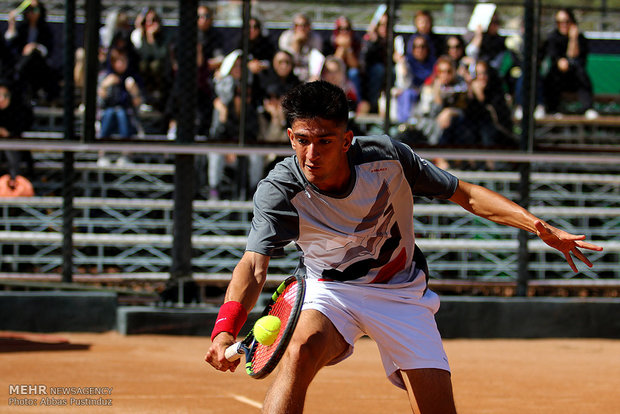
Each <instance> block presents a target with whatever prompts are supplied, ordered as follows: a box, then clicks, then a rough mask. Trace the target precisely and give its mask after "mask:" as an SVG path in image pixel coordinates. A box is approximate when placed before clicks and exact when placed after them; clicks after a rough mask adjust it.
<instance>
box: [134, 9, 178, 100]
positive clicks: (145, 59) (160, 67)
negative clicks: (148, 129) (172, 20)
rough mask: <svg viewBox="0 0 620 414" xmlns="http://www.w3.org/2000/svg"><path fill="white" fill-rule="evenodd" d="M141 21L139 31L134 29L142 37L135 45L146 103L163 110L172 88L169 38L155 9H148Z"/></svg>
mask: <svg viewBox="0 0 620 414" xmlns="http://www.w3.org/2000/svg"><path fill="white" fill-rule="evenodd" d="M140 21H141V25H140V27H139V32H138V31H134V33H139V34H140V37H139V40H138V41H135V40H134V42H135V43H134V46H135V47H136V49H137V50H138V54H139V55H140V77H141V78H142V80H143V82H144V85H143V88H144V95H145V101H146V102H145V103H146V104H147V105H150V106H152V107H154V108H155V109H157V110H160V111H163V109H164V105H165V102H166V99H167V94H168V90H169V89H170V79H169V75H170V69H169V66H168V65H169V63H170V62H169V45H168V39H166V36H165V33H164V32H163V28H162V25H161V18H160V17H159V15H158V14H157V12H156V11H155V10H153V9H148V10H147V11H146V14H145V15H144V18H142V19H140ZM133 37H134V36H133V35H132V38H133Z"/></svg>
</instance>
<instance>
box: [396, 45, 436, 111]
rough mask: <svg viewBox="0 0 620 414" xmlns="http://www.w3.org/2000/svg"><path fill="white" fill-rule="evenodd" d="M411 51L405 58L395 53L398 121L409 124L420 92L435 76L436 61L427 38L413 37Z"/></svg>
mask: <svg viewBox="0 0 620 414" xmlns="http://www.w3.org/2000/svg"><path fill="white" fill-rule="evenodd" d="M412 38H413V41H412V42H411V48H412V49H411V51H409V52H408V53H406V54H405V55H404V56H403V55H400V54H399V53H398V52H395V53H394V60H395V61H396V77H397V81H396V85H397V92H396V102H397V120H398V121H399V122H401V123H402V122H407V120H408V119H409V118H410V117H411V113H412V111H413V109H414V107H415V105H416V103H417V102H418V100H419V99H420V90H421V88H422V85H423V84H424V82H425V81H426V80H427V79H428V78H429V77H430V76H431V75H432V74H433V68H434V64H435V59H434V58H433V57H432V56H431V54H430V49H429V44H428V40H427V39H426V37H424V36H422V35H418V34H414V35H413V36H412Z"/></svg>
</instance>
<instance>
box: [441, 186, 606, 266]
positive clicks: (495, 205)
mask: <svg viewBox="0 0 620 414" xmlns="http://www.w3.org/2000/svg"><path fill="white" fill-rule="evenodd" d="M450 201H452V202H454V203H456V204H458V205H460V206H461V207H463V208H464V209H465V210H467V211H469V212H471V213H473V214H475V215H477V216H480V217H484V218H486V219H489V220H491V221H493V222H495V223H498V224H504V225H507V226H512V227H516V228H518V229H523V230H526V231H529V232H530V233H534V234H536V235H537V236H538V237H540V239H541V240H542V241H544V242H545V243H546V244H548V245H549V246H551V247H553V248H554V249H557V250H559V251H560V252H562V254H564V257H565V258H566V261H567V262H568V264H569V265H570V267H571V269H573V271H574V272H577V271H578V270H577V266H575V263H574V261H573V258H572V256H571V255H570V253H573V254H574V255H575V257H577V258H578V259H579V260H581V261H582V262H584V263H585V264H586V265H587V266H589V267H592V263H591V262H590V260H588V258H587V257H585V255H584V254H583V253H582V252H581V251H580V250H579V249H588V250H594V251H601V250H603V248H602V247H600V246H597V245H595V244H592V243H588V242H586V241H584V240H585V238H586V236H585V235H575V234H570V233H568V232H566V231H564V230H560V229H558V228H556V227H553V226H552V225H550V224H549V223H546V222H545V221H543V220H541V219H539V218H538V217H536V216H534V215H533V214H532V213H530V212H529V211H527V210H526V209H524V208H523V207H521V206H519V205H518V204H517V203H515V202H513V201H510V200H508V199H507V198H506V197H504V196H502V195H500V194H498V193H496V192H494V191H491V190H489V189H487V188H484V187H481V186H479V185H475V184H471V183H468V182H466V181H459V185H458V187H457V189H456V191H455V193H454V195H453V196H452V197H451V198H450Z"/></svg>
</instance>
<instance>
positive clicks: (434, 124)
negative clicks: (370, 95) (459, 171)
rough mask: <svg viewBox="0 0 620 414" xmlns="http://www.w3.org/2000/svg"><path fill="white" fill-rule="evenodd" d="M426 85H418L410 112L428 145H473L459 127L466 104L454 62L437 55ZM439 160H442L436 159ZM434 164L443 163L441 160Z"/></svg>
mask: <svg viewBox="0 0 620 414" xmlns="http://www.w3.org/2000/svg"><path fill="white" fill-rule="evenodd" d="M435 66H436V68H435V74H436V76H435V77H434V78H433V81H432V82H431V83H430V84H427V85H424V86H423V87H422V92H421V96H420V103H419V104H418V105H417V106H416V108H415V111H414V115H415V116H416V118H417V128H418V129H419V130H420V131H421V132H422V133H423V134H424V136H426V138H427V140H428V143H429V144H431V145H437V144H439V145H473V144H474V142H475V136H474V135H473V134H472V132H471V131H467V130H464V129H463V128H462V126H463V124H464V121H465V109H466V107H467V83H466V82H465V80H463V79H462V78H460V77H459V76H457V74H456V67H455V65H454V62H453V61H452V59H450V57H448V56H445V55H444V56H440V57H439V58H438V59H437V63H436V64H435ZM439 161H443V162H439ZM438 165H439V166H441V165H443V166H444V167H445V166H447V163H446V162H445V161H444V160H438Z"/></svg>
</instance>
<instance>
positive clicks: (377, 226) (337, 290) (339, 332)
mask: <svg viewBox="0 0 620 414" xmlns="http://www.w3.org/2000/svg"><path fill="white" fill-rule="evenodd" d="M283 107H284V110H285V113H286V116H287V120H288V122H289V125H290V128H289V129H288V131H287V132H288V136H289V138H290V141H291V146H292V147H293V149H294V150H295V155H294V156H292V157H289V158H287V159H285V160H284V161H282V162H280V163H279V164H278V165H277V166H276V167H275V168H274V169H273V170H272V171H271V172H270V173H269V175H268V176H267V178H266V179H264V180H263V181H262V182H261V184H260V185H259V186H258V189H257V191H256V194H255V196H254V217H253V221H252V228H251V230H250V234H249V237H248V242H247V249H246V252H245V254H244V256H243V257H242V258H241V260H240V261H239V264H238V265H237V266H236V268H235V270H234V272H233V275H232V280H231V282H230V285H229V287H228V290H227V292H226V301H225V303H224V305H222V307H221V309H220V313H219V316H218V321H217V322H216V324H215V327H214V330H213V334H212V345H211V347H210V348H209V350H208V352H207V355H206V357H205V359H206V361H207V362H208V363H210V364H211V365H213V366H214V367H215V368H216V369H218V370H221V371H226V370H231V371H234V370H235V368H236V367H237V364H238V363H239V361H235V362H229V361H227V360H226V358H225V357H224V351H225V349H226V347H227V346H229V345H231V344H232V343H233V342H234V340H235V337H236V336H237V334H238V333H239V330H240V329H241V326H242V325H243V323H244V322H245V320H246V317H247V312H248V311H249V310H250V309H252V307H253V306H254V305H255V303H256V301H257V298H258V296H259V293H260V292H261V289H262V287H263V284H264V283H265V279H266V275H267V267H268V264H269V258H270V257H271V256H274V255H277V254H279V253H281V251H282V249H283V248H284V246H286V245H287V244H288V243H290V242H294V243H296V244H297V246H298V247H299V248H300V250H301V252H302V257H303V258H302V261H303V264H304V266H305V270H306V280H307V290H306V298H305V301H304V307H303V311H302V313H301V316H300V319H299V323H298V325H297V328H296V331H295V333H294V335H293V338H292V340H291V343H290V345H289V347H288V349H287V352H286V353H285V355H284V357H283V358H282V361H281V362H280V367H279V370H278V371H277V374H276V377H275V380H274V382H273V384H272V386H271V387H270V389H269V391H268V393H267V396H266V398H265V403H264V412H266V413H301V412H302V411H303V406H304V399H305V395H306V390H307V388H308V386H309V384H310V382H311V381H312V379H313V378H314V376H315V375H316V373H317V372H318V371H319V370H320V369H321V368H322V367H324V366H326V365H331V364H336V363H338V362H340V361H342V360H343V359H345V358H347V357H348V356H349V355H351V353H352V352H353V346H354V344H355V341H356V340H357V339H358V338H360V337H361V336H362V335H364V334H366V335H368V336H370V337H371V338H373V339H374V340H375V341H376V342H377V344H378V348H379V351H380V353H381V358H382V361H383V366H384V368H385V371H386V374H387V376H388V378H389V380H390V381H392V382H393V383H394V384H395V385H397V386H399V387H401V388H403V389H407V390H408V394H409V400H410V402H411V406H412V410H414V409H416V408H417V409H418V410H419V411H421V412H422V413H442V414H446V413H453V412H455V406H454V400H453V397H452V384H451V380H450V368H449V365H448V359H447V357H446V354H445V352H444V349H443V346H442V342H441V338H440V335H439V332H438V330H437V327H436V324H435V319H434V314H435V312H437V310H438V308H439V299H438V296H437V294H435V293H434V292H432V291H431V290H429V289H427V277H428V274H427V270H426V261H425V260H424V256H423V255H422V254H421V252H420V251H419V250H418V249H417V248H416V246H415V238H414V229H413V196H414V195H419V196H425V197H435V198H440V199H448V200H450V201H453V202H455V203H457V204H459V205H461V206H462V207H463V208H464V209H466V210H467V211H470V212H472V213H474V214H477V215H479V216H481V217H484V218H487V219H490V220H492V221H494V222H496V223H501V224H506V225H509V226H513V227H516V228H520V229H525V230H527V231H529V232H532V233H535V234H536V235H538V236H539V237H540V238H541V239H542V240H543V241H544V242H545V243H547V244H548V245H550V246H552V247H554V248H556V249H558V250H559V251H561V252H562V253H563V254H564V256H565V257H566V260H567V261H568V263H569V264H570V266H571V268H573V270H575V271H576V270H577V268H576V266H575V264H574V263H573V259H572V257H571V255H570V253H573V254H574V255H575V256H576V257H577V258H579V259H580V260H582V261H583V262H584V263H586V264H587V265H588V266H592V264H591V263H590V261H589V260H588V259H587V258H586V257H585V256H584V255H583V254H582V253H581V252H580V251H579V250H578V248H585V249H591V250H597V251H599V250H602V249H601V248H600V247H599V246H596V245H594V244H591V243H587V242H585V241H583V240H584V239H585V236H577V235H572V234H569V233H567V232H565V231H562V230H559V229H557V228H555V227H553V226H551V225H549V224H547V223H545V222H544V221H542V220H540V219H538V218H536V217H535V216H533V215H532V214H530V213H529V212H528V211H526V210H525V209H523V208H521V207H520V206H518V205H517V204H515V203H513V202H511V201H509V200H508V199H506V198H504V197H503V196H501V195H499V194H497V193H494V192H492V191H490V190H487V189H485V188H483V187H480V186H477V185H473V184H470V183H467V182H464V181H459V180H458V179H457V178H456V177H454V176H453V175H451V174H449V173H448V172H446V171H443V170H441V169H439V168H437V167H435V166H434V165H433V164H431V163H430V162H428V161H426V160H424V159H422V158H420V157H419V156H418V155H416V154H415V153H414V152H413V151H412V149H411V148H409V147H408V146H406V145H403V144H402V143H399V142H396V141H393V140H391V139H390V138H389V137H387V136H370V137H356V138H355V139H354V138H353V133H352V132H351V131H350V130H348V129H347V117H348V115H347V113H348V107H347V100H346V97H345V95H344V93H343V92H342V90H341V89H339V88H338V87H335V86H333V85H331V84H329V83H326V82H323V81H317V82H311V83H306V84H303V85H301V86H299V87H296V88H294V89H293V90H291V91H290V92H289V93H288V94H287V95H286V96H285V97H284V99H283Z"/></svg>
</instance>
